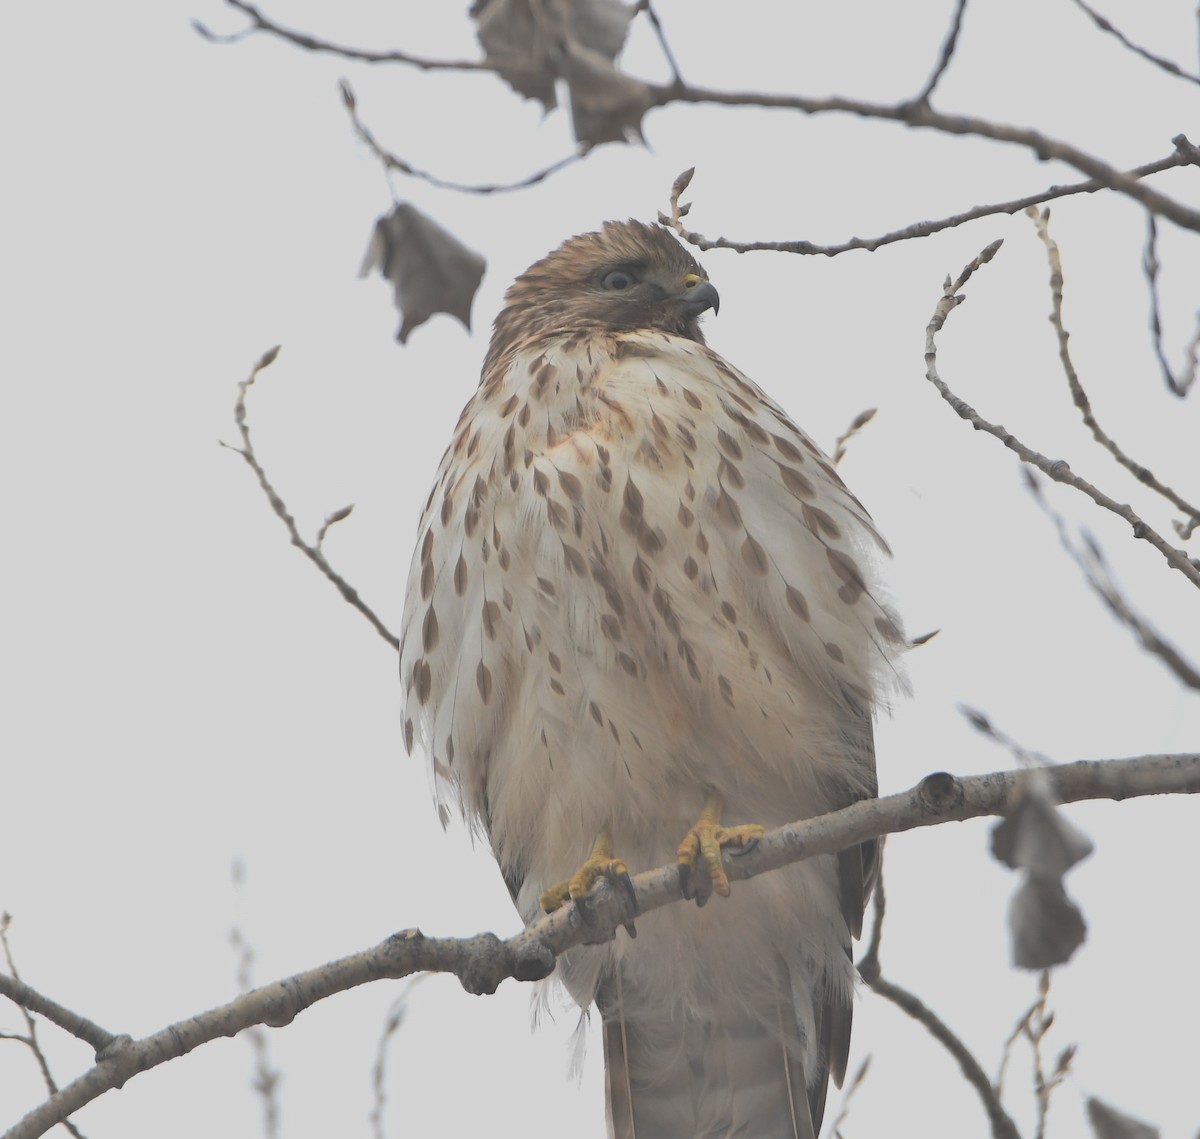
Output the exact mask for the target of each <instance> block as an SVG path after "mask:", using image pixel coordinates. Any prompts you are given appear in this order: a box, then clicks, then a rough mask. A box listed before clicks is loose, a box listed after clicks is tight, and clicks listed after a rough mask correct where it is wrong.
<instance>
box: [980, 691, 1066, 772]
mask: <svg viewBox="0 0 1200 1139" xmlns="http://www.w3.org/2000/svg"><path fill="white" fill-rule="evenodd" d="M958 710H959V712H961V713H962V714H963V716H965V717H966V720H967V723H969V724H970V725H971V727H973V728H974V729H975V730H976V731H977V732H978V733H979V734H980V735H981V736H986V737H987V738H988V739H990V740H991V741H992V742H993V743H997V744H999V745H1000V746H1001V747H1002V748H1004V749H1005V750H1006V751H1007V752H1008V753H1009V755H1011V756H1012V757H1013V759H1015V760H1016V761H1017V762H1018V763H1020V764H1023V765H1024V766H1025V767H1053V766H1054V760H1052V759H1051V758H1050V757H1049V756H1048V755H1045V754H1043V753H1042V752H1040V751H1030V750H1029V749H1028V748H1026V747H1024V746H1023V745H1022V744H1020V743H1018V742H1017V741H1016V740H1015V739H1013V738H1012V736H1010V735H1008V734H1007V733H1006V732H1002V731H1001V730H1000V729H999V728H997V727H996V726H995V725H994V724H993V723H992V721H991V718H990V717H989V716H987V715H985V714H984V713H983V712H981V711H979V709H978V708H971V707H969V706H968V705H966V704H960V705H959V706H958Z"/></svg>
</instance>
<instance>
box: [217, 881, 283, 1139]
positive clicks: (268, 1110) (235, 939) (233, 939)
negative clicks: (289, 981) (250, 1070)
mask: <svg viewBox="0 0 1200 1139" xmlns="http://www.w3.org/2000/svg"><path fill="white" fill-rule="evenodd" d="M244 881H245V870H244V867H243V866H242V863H241V861H240V860H239V861H236V862H235V863H234V864H233V885H234V889H236V890H240V889H241V887H242V884H243V882H244ZM229 943H230V944H231V945H232V946H233V948H234V950H235V951H236V953H237V955H238V968H237V985H238V991H239V992H241V993H248V992H250V991H251V989H253V987H254V950H253V948H251V945H250V942H249V941H248V940H247V939H246V936H245V934H243V933H242V931H241V927H240V926H237V925H235V926H234V927H233V929H231V930H230V931H229ZM243 1035H244V1036H245V1038H246V1042H247V1043H248V1044H249V1045H250V1048H251V1050H252V1051H253V1052H254V1080H253V1082H252V1083H251V1085H250V1086H251V1087H252V1088H253V1089H254V1092H255V1094H256V1095H258V1096H259V1098H260V1099H261V1100H262V1106H263V1134H265V1135H266V1137H267V1139H276V1137H277V1136H278V1135H279V1081H280V1079H281V1077H282V1075H283V1073H282V1072H280V1071H279V1069H278V1068H274V1067H272V1066H271V1054H270V1053H271V1048H270V1041H269V1039H268V1037H267V1032H266V1030H265V1029H264V1028H263V1026H262V1025H261V1024H255V1025H251V1026H250V1027H249V1028H247V1029H246V1031H245V1032H244V1033H243Z"/></svg>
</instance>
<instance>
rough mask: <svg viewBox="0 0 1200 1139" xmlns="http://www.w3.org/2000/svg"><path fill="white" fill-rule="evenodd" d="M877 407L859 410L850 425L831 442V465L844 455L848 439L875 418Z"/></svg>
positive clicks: (835, 463)
mask: <svg viewBox="0 0 1200 1139" xmlns="http://www.w3.org/2000/svg"><path fill="white" fill-rule="evenodd" d="M877 410H878V409H877V408H874V407H868V408H867V410H866V411H860V412H859V413H858V414H857V415H856V416H855V417H854V418H853V419H852V420H851V421H850V426H849V427H847V428H846V430H845V431H843V432H842V433H841V434H840V435H839V436H838V437H837V438H836V439H835V440H834V443H833V465H834V466H835V467H836V466H837V465H838V463H840V462H841V461H842V460H843V459H844V458H845V457H846V448H847V446H848V445H849V443H850V440H851V439H853V438H854V436H855V435H857V434H858V433H859V432H860V431H861V430H862V429H863V428H864V427H866V425H867V424H868V423H870V422H871V420H872V419H874V418H875V412H876V411H877Z"/></svg>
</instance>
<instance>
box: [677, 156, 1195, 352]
mask: <svg viewBox="0 0 1200 1139" xmlns="http://www.w3.org/2000/svg"><path fill="white" fill-rule="evenodd" d="M1192 161H1193V160H1192V159H1191V158H1189V157H1188V156H1186V155H1185V154H1182V153H1181V152H1179V151H1178V150H1177V151H1175V153H1173V154H1170V155H1168V156H1167V157H1166V158H1160V159H1158V161H1156V162H1147V163H1145V164H1144V165H1142V166H1137V167H1135V168H1134V169H1132V170H1127V171H1126V172H1125V173H1126V175H1127V176H1128V177H1130V178H1145V177H1147V176H1148V175H1151V174H1159V173H1161V172H1162V171H1163V170H1172V169H1174V168H1176V167H1179V166H1190V165H1191V164H1192ZM1106 189H1108V183H1107V182H1103V181H1101V180H1099V179H1097V178H1089V179H1088V180H1087V181H1085V182H1072V183H1070V184H1068V185H1065V186H1050V187H1048V188H1047V189H1045V190H1042V191H1040V192H1039V193H1037V194H1029V195H1027V196H1026V197H1024V198H1014V199H1013V200H1012V201H1008V202H996V203H994V204H992V205H987V206H974V207H973V208H971V209H969V210H964V211H963V212H962V213H957V214H953V215H951V216H950V217H946V218H941V219H939V220H938V221H918V222H913V223H912V224H910V225H906V226H902V227H901V228H900V229H895V230H892V231H891V232H890V233H885V234H883V235H881V236H880V237H851V238H849V239H847V240H846V241H843V242H839V243H838V244H836V245H817V244H816V243H814V242H812V241H732V240H730V239H729V238H727V237H717V238H707V237H705V236H704V235H703V234H702V233H696V232H694V231H692V230H687V229H684V228H683V226H682V225H679V224H676V223H674V222H672V223H669V224H671V225H672V227H673V228H674V229H675V232H676V233H678V234H679V236H680V237H681V238H683V240H684V241H686V242H688V243H689V244H691V245H694V246H695V247H696V248H697V249H699V250H701V251H702V252H703V251H705V250H709V249H732V250H733V251H734V252H735V253H758V252H766V251H770V252H774V253H799V254H802V255H805V256H817V255H819V256H822V257H836V256H837V255H838V254H839V253H847V252H849V251H850V250H852V249H865V250H866V251H867V252H868V253H871V252H874V251H875V250H876V249H879V248H881V247H882V246H885V245H891V244H892V243H893V242H897V241H912V240H914V239H917V238H922V237H930V236H931V235H932V234H935V233H941V232H942V231H943V230H947V229H954V228H956V227H957V226H960V225H964V224H965V223H966V222H970V221H976V220H978V219H979V218H985V217H993V216H995V215H997V214H1015V213H1017V212H1018V211H1019V210H1024V209H1028V208H1029V207H1030V206H1037V205H1041V204H1043V203H1045V202H1051V201H1054V200H1055V199H1056V198H1066V197H1070V196H1072V195H1075V194H1094V193H1096V191H1097V190H1106ZM1198 335H1200V334H1198Z"/></svg>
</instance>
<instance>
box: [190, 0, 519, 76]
mask: <svg viewBox="0 0 1200 1139" xmlns="http://www.w3.org/2000/svg"><path fill="white" fill-rule="evenodd" d="M225 3H226V4H228V5H229V6H230V7H231V8H236V9H237V10H238V11H239V12H241V13H242V14H243V15H245V16H247V17H248V18H249V20H250V27H248V28H246V29H245V30H244V31H241V32H234V33H233V34H232V35H218V34H217V33H216V32H213V31H212V30H211V29H209V28H208V27H206V26H205V25H204V24H202V23H200V21H198V20H193V21H192V27H193V28H194V29H195V30H196V32H197V33H198V34H199V35H201V36H203V37H204V38H205V39H206V40H209V41H211V42H212V43H221V44H234V43H240V42H241V41H242V40H244V39H246V38H247V37H248V36H250V35H253V34H254V33H255V32H265V33H267V34H268V35H272V36H276V37H277V38H279V39H281V40H286V41H287V42H288V43H290V44H293V45H294V46H295V47H299V48H303V49H304V50H305V51H312V52H319V53H324V54H327V55H338V56H341V57H342V58H343V59H355V60H358V61H359V62H360V63H401V64H405V65H407V66H409V67H417V68H420V69H421V70H422V71H495V70H496V68H495V67H493V66H492V64H490V63H486V62H483V61H480V60H472V59H427V58H425V57H424V56H419V55H412V54H410V53H409V52H406V51H368V50H367V49H365V48H357V47H347V46H345V45H344V44H335V43H332V42H330V41H329V40H323V39H318V38H317V37H316V36H312V35H309V34H308V33H307V32H298V31H296V30H295V29H293V28H287V27H284V26H283V25H282V24H277V23H276V22H275V21H274V20H271V19H268V18H267V17H266V16H264V15H263V14H262V12H260V11H259V10H258V9H257V8H256V7H255V6H254V5H253V4H247V3H245V2H244V0H225Z"/></svg>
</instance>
